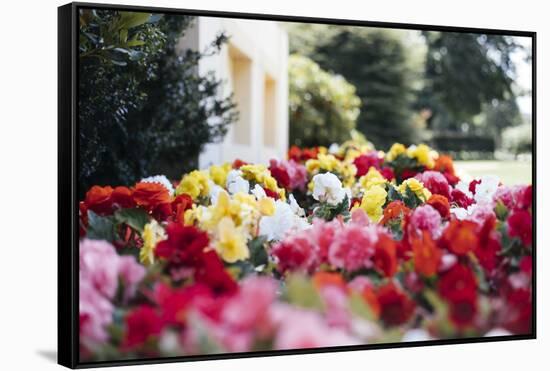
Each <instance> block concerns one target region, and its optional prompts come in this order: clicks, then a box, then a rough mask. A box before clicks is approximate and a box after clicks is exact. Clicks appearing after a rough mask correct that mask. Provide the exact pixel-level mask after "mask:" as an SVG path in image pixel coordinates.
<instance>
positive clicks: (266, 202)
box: [258, 197, 275, 216]
mask: <svg viewBox="0 0 550 371" xmlns="http://www.w3.org/2000/svg"><path fill="white" fill-rule="evenodd" d="M258 207H259V209H260V212H261V213H262V215H265V216H271V215H273V214H275V201H274V200H273V199H272V198H271V197H264V198H262V199H260V200H258Z"/></svg>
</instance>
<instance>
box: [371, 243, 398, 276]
mask: <svg viewBox="0 0 550 371" xmlns="http://www.w3.org/2000/svg"><path fill="white" fill-rule="evenodd" d="M372 261H373V263H374V267H375V268H376V269H377V270H379V271H380V272H382V273H383V274H384V275H385V276H386V277H393V275H394V274H395V272H397V257H396V247H395V241H394V240H393V239H392V238H390V237H388V236H387V235H385V234H380V235H379V236H378V241H377V242H376V246H375V247H374V256H373V257H372Z"/></svg>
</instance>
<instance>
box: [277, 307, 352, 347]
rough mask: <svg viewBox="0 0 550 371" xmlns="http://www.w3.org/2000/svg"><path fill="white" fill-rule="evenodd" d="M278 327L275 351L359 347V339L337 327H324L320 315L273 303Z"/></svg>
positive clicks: (324, 323)
mask: <svg viewBox="0 0 550 371" xmlns="http://www.w3.org/2000/svg"><path fill="white" fill-rule="evenodd" d="M270 314H271V318H272V321H273V322H274V323H275V324H276V325H277V334H276V335H275V341H274V344H273V346H274V348H275V349H300V348H302V349H303V348H317V347H329V346H342V345H354V344H358V343H359V342H358V340H357V339H356V338H354V337H353V336H351V335H350V334H348V333H347V332H346V331H344V330H342V329H339V328H332V327H330V326H328V325H327V323H326V322H325V320H324V319H323V317H322V316H321V314H320V313H317V312H314V311H310V310H305V309H300V308H295V307H291V306H289V305H286V304H274V305H273V306H272V307H271V308H270Z"/></svg>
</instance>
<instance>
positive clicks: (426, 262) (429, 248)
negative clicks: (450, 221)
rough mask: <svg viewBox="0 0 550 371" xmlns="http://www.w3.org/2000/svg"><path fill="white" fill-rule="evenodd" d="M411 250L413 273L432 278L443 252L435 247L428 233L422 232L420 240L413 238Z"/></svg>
mask: <svg viewBox="0 0 550 371" xmlns="http://www.w3.org/2000/svg"><path fill="white" fill-rule="evenodd" d="M412 249H413V256H414V269H415V271H416V272H418V273H420V274H422V275H424V276H427V277H430V276H433V275H434V274H435V273H436V272H437V267H438V266H439V263H440V261H441V257H442V256H443V252H442V251H441V249H439V248H438V247H437V245H436V244H435V242H434V240H433V239H432V237H431V236H430V233H429V232H427V231H424V232H423V234H422V238H413V240H412Z"/></svg>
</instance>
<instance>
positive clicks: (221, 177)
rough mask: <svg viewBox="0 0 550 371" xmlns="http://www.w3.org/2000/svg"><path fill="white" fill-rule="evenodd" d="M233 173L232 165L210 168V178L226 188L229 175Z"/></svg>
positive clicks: (226, 164) (227, 163)
mask: <svg viewBox="0 0 550 371" xmlns="http://www.w3.org/2000/svg"><path fill="white" fill-rule="evenodd" d="M230 171H231V164H230V163H229V162H226V163H225V164H223V165H221V166H220V165H212V166H210V169H209V172H210V178H211V179H212V181H213V182H214V183H216V184H217V185H219V186H220V187H223V188H225V184H226V182H227V174H228V173H229V172H230Z"/></svg>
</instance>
